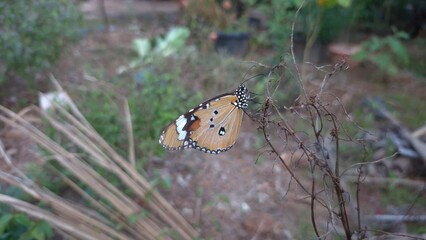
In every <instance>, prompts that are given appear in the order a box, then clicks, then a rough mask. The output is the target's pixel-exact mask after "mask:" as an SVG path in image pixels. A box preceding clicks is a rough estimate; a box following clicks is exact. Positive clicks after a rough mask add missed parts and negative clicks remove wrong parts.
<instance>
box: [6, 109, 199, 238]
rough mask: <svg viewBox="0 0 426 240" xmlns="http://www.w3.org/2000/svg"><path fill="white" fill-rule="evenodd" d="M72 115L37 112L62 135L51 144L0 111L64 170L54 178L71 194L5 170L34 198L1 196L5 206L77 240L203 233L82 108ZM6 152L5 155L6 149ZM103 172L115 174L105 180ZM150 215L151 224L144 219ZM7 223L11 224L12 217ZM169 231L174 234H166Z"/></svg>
mask: <svg viewBox="0 0 426 240" xmlns="http://www.w3.org/2000/svg"><path fill="white" fill-rule="evenodd" d="M69 111H70V112H68V111H67V110H65V109H64V108H62V107H60V106H57V105H54V106H53V109H52V112H54V113H55V114H49V113H44V112H40V111H39V110H38V109H37V108H33V113H34V116H36V115H37V114H41V116H40V117H42V118H43V119H45V120H46V124H50V126H51V127H52V128H54V129H55V131H57V132H58V135H61V136H62V138H61V139H51V138H50V137H48V136H46V135H45V134H44V133H42V132H41V131H40V130H38V128H36V127H35V126H33V125H32V124H31V123H29V122H27V121H25V120H23V119H22V118H20V117H18V116H17V115H16V114H15V113H13V112H12V111H10V110H8V109H6V108H4V107H1V106H0V116H1V117H0V120H1V121H2V124H10V125H11V127H13V128H16V129H20V130H22V132H23V133H25V134H27V137H28V138H31V139H32V140H33V141H34V142H35V143H36V144H37V145H38V146H39V148H40V149H44V152H45V154H46V156H48V157H47V159H49V160H50V161H54V162H55V163H56V165H59V166H60V167H61V169H56V170H60V171H53V173H55V174H56V177H57V178H58V180H59V181H61V180H63V181H64V182H65V183H66V184H67V185H68V187H69V189H70V191H68V192H67V194H63V195H62V196H59V195H58V194H56V193H53V192H51V191H50V190H49V189H47V188H46V186H40V185H39V184H38V183H36V182H34V180H33V179H32V178H30V177H29V176H28V175H27V174H25V173H23V172H21V171H20V170H19V169H18V168H17V167H16V166H13V169H14V171H11V172H10V173H5V172H4V171H1V170H0V180H1V181H2V182H7V183H8V185H10V186H15V187H18V188H20V189H21V190H22V191H24V192H25V193H27V194H29V195H31V199H30V200H22V199H17V198H16V197H14V196H10V195H9V196H8V195H5V194H4V193H1V194H0V202H1V203H5V204H7V205H8V206H10V207H12V208H14V209H16V210H19V211H21V212H25V213H26V214H28V215H30V216H32V217H35V218H39V219H44V220H46V221H47V222H49V224H51V226H53V227H54V228H56V229H59V230H61V232H65V233H66V234H67V236H69V237H70V238H73V239H117V238H120V239H135V238H142V239H159V238H161V237H160V236H163V234H171V235H174V233H175V232H176V233H177V234H178V235H179V236H180V238H179V237H176V238H179V239H194V237H195V236H196V235H197V232H196V231H195V230H194V229H193V228H192V227H191V226H190V225H189V224H188V223H187V222H186V221H185V220H184V219H183V218H182V217H181V216H180V215H179V213H178V212H176V210H175V209H173V207H172V206H171V205H170V204H168V203H167V201H166V200H165V199H164V198H162V197H161V195H159V194H158V192H156V191H155V189H153V186H152V185H151V184H150V183H149V182H148V181H147V180H146V179H145V178H143V177H142V176H141V175H140V174H138V173H137V171H136V169H135V168H134V166H132V165H131V164H130V162H129V161H128V160H127V159H124V158H122V157H121V156H120V155H119V154H118V153H117V152H115V151H114V150H113V149H112V148H111V147H110V146H109V145H108V144H107V143H105V141H104V140H103V139H102V138H101V137H100V136H99V135H98V134H97V133H96V132H95V131H94V130H93V127H92V126H90V125H89V124H88V123H87V120H86V119H84V117H82V116H81V115H80V114H78V110H77V109H76V108H74V109H69ZM31 114H32V113H31ZM37 116H39V115H37ZM76 116H78V117H76ZM11 119H15V121H11ZM17 119H19V120H17ZM0 147H1V146H0ZM1 150H2V151H1V152H3V153H4V149H1ZM11 164H13V162H12V163H11ZM50 166H54V165H53V164H51V165H50ZM95 166H96V167H95ZM99 169H103V171H104V172H105V173H106V172H108V173H109V175H105V176H101V175H100V174H99V173H98V170H99ZM64 172H66V173H67V174H63V173H64ZM111 178H113V179H114V178H115V179H117V180H118V181H120V183H121V185H119V186H116V185H114V184H111V182H110V181H109V180H110V179H111ZM43 184H45V183H43ZM49 184H50V185H51V184H52V183H47V185H49ZM82 186H83V187H82ZM147 195H149V196H150V198H149V199H147V197H146V196H147ZM76 199H78V202H77V201H76ZM148 214H149V219H150V221H146V220H144V218H146V216H147V215H148ZM2 220H3V221H4V222H7V223H9V222H10V219H9V217H7V218H5V219H2ZM30 224H32V223H30ZM31 226H33V225H31ZM45 228H46V227H44V228H42V229H45ZM32 229H35V227H33V228H32ZM164 229H167V230H168V231H166V232H164V231H163V230H164ZM34 231H35V233H34V234H36V236H35V239H42V238H41V237H39V236H42V237H43V236H46V235H47V234H44V235H43V233H40V230H34ZM45 232H46V231H45ZM32 234H33V233H32ZM12 239H16V238H12ZM21 239H33V238H26V237H25V238H21Z"/></svg>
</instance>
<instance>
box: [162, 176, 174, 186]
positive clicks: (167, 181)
mask: <svg viewBox="0 0 426 240" xmlns="http://www.w3.org/2000/svg"><path fill="white" fill-rule="evenodd" d="M161 180H162V181H161V187H163V188H164V189H165V190H170V188H171V186H172V180H171V178H170V176H169V175H166V176H164V177H163V178H162V179H161Z"/></svg>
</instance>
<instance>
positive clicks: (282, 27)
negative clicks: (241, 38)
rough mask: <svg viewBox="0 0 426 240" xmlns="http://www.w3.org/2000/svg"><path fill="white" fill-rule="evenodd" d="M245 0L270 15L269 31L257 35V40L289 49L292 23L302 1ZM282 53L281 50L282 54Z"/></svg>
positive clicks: (247, 3)
mask: <svg viewBox="0 0 426 240" xmlns="http://www.w3.org/2000/svg"><path fill="white" fill-rule="evenodd" d="M244 2H245V4H246V5H247V6H251V7H254V8H256V9H258V10H259V11H260V12H262V13H263V14H264V15H265V16H268V19H267V20H266V25H267V27H268V31H267V32H262V33H260V35H259V36H256V39H257V40H256V41H257V42H259V43H260V44H262V45H267V46H273V47H275V48H277V49H279V50H281V51H282V50H283V49H287V46H288V43H289V41H290V36H291V28H292V23H293V21H294V17H295V14H296V10H297V7H298V6H300V4H301V1H299V0H290V1H282V0H270V1H263V2H261V3H257V1H255V0H245V1H244ZM282 53H283V52H280V54H282Z"/></svg>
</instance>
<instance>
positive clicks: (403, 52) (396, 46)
mask: <svg viewBox="0 0 426 240" xmlns="http://www.w3.org/2000/svg"><path fill="white" fill-rule="evenodd" d="M388 43H389V47H390V48H391V50H392V52H393V53H394V54H395V55H396V57H397V58H398V59H400V60H401V62H402V63H403V64H404V65H407V64H408V63H409V61H410V59H409V55H408V52H407V49H406V48H405V46H404V45H403V44H402V43H401V41H399V40H398V39H397V38H394V37H390V38H389V39H388Z"/></svg>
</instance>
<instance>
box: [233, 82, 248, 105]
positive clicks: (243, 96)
mask: <svg viewBox="0 0 426 240" xmlns="http://www.w3.org/2000/svg"><path fill="white" fill-rule="evenodd" d="M235 95H236V96H237V98H238V100H237V107H238V108H247V107H248V100H249V98H250V95H249V93H248V89H247V88H246V86H244V84H241V85H240V86H239V87H238V88H237V89H236V90H235Z"/></svg>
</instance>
